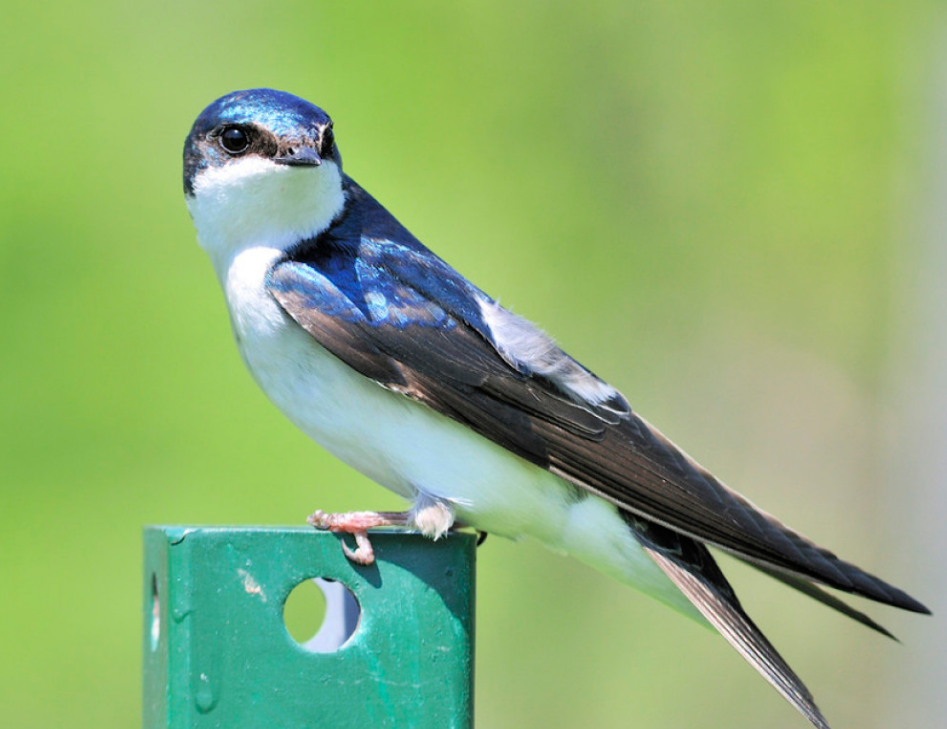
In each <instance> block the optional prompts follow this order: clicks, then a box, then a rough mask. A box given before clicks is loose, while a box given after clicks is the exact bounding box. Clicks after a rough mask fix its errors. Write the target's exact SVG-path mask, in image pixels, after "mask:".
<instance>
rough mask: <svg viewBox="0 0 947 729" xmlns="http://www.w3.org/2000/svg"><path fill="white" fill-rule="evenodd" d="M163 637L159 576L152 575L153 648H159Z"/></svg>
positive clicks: (154, 649)
mask: <svg viewBox="0 0 947 729" xmlns="http://www.w3.org/2000/svg"><path fill="white" fill-rule="evenodd" d="M160 638H161V600H160V599H159V597H158V576H157V575H156V574H154V573H152V575H151V650H153V651H156V650H158V640H159V639H160Z"/></svg>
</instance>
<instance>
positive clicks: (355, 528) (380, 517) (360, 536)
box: [306, 509, 409, 565]
mask: <svg viewBox="0 0 947 729" xmlns="http://www.w3.org/2000/svg"><path fill="white" fill-rule="evenodd" d="M408 520H409V514H408V513H407V512H404V511H349V512H345V513H342V514H327V513H326V512H324V511H322V510H321V509H319V510H317V511H315V512H314V513H313V514H312V515H310V516H309V518H308V519H306V522H307V523H308V524H309V525H310V526H312V527H315V528H316V529H321V530H324V531H330V532H333V533H335V534H339V533H342V534H351V535H352V536H353V537H355V549H354V550H352V549H349V547H348V545H347V544H346V543H345V542H342V551H343V552H344V553H345V556H346V557H348V558H349V559H350V560H351V561H352V562H355V563H356V564H361V565H370V564H372V563H374V561H375V550H374V549H372V543H371V541H370V540H369V539H368V530H369V529H375V528H377V527H386V526H407V524H408Z"/></svg>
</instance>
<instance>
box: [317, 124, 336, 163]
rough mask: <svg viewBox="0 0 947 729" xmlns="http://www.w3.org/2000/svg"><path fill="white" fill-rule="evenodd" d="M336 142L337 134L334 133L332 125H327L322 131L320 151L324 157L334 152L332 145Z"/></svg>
mask: <svg viewBox="0 0 947 729" xmlns="http://www.w3.org/2000/svg"><path fill="white" fill-rule="evenodd" d="M333 144H335V135H334V134H333V133H332V125H331V124H329V126H327V127H326V129H325V131H324V132H323V133H322V145H321V149H320V150H319V153H320V154H321V155H322V156H323V157H328V156H329V155H330V154H332V145H333Z"/></svg>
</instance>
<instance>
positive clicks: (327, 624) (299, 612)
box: [283, 577, 361, 653]
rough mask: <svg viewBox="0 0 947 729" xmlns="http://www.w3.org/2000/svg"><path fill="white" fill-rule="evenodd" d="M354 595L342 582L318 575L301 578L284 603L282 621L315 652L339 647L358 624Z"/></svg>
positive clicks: (303, 645) (302, 643)
mask: <svg viewBox="0 0 947 729" xmlns="http://www.w3.org/2000/svg"><path fill="white" fill-rule="evenodd" d="M360 614H361V610H360V609H359V606H358V602H357V601H356V599H355V596H354V595H353V594H352V593H351V592H350V591H349V589H348V588H347V587H346V586H345V585H343V584H342V583H341V582H336V581H334V580H328V579H324V578H321V577H316V578H313V579H311V580H305V581H303V582H300V583H299V584H298V585H296V587H294V588H293V590H292V592H290V593H289V596H288V597H287V598H286V602H285V604H284V605H283V623H284V624H285V625H286V630H287V632H288V633H289V635H290V636H291V637H292V639H293V640H294V641H296V642H297V643H298V644H299V645H300V646H301V647H302V648H304V649H305V650H307V651H311V652H313V653H331V652H333V651H336V650H338V649H339V648H341V647H342V645H343V644H344V643H345V641H347V640H348V639H349V638H351V637H352V634H353V633H355V630H356V628H358V620H359V616H360Z"/></svg>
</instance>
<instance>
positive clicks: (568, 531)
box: [184, 89, 929, 729]
mask: <svg viewBox="0 0 947 729" xmlns="http://www.w3.org/2000/svg"><path fill="white" fill-rule="evenodd" d="M184 192H185V198H186V201H187V206H188V210H189V212H190V214H191V217H192V219H193V222H194V225H195V228H196V230H197V237H198V241H199V243H200V245H201V246H202V247H203V248H204V250H205V251H206V252H207V253H208V255H209V257H210V259H211V262H212V263H213V266H214V270H215V272H216V274H217V278H218V280H219V282H220V285H221V287H222V288H223V291H224V296H225V298H226V302H227V307H228V310H229V313H230V321H231V325H232V328H233V334H234V337H235V339H236V342H237V345H238V348H239V350H240V354H241V356H242V357H243V360H244V362H245V363H246V366H247V368H248V369H249V371H250V373H251V374H252V376H253V377H254V379H255V380H256V381H257V383H258V384H259V385H260V387H261V388H262V389H263V391H264V392H265V393H266V394H267V396H268V397H269V398H270V399H271V400H272V401H273V403H274V404H275V405H276V406H277V407H278V408H279V409H280V410H282V411H283V413H285V414H286V415H287V417H289V419H290V420H291V421H292V422H293V423H294V424H295V425H296V426H298V427H299V428H300V429H301V430H302V431H303V432H305V433H306V434H307V435H309V436H310V437H311V438H312V439H313V440H315V441H316V442H317V443H319V444H321V445H322V446H323V447H324V448H326V449H327V450H328V451H329V452H331V453H333V454H334V455H335V456H337V457H338V458H340V459H341V460H343V461H344V462H346V463H348V464H349V465H350V466H352V467H353V468H355V469H356V470H358V471H360V472H361V473H363V474H365V475H366V476H368V477H369V478H371V479H373V480H374V481H376V482H377V483H379V484H381V485H382V486H384V487H385V488H388V489H390V490H391V491H393V492H395V493H396V494H398V495H400V496H401V497H403V498H404V499H405V500H406V501H407V502H408V504H409V505H410V507H409V508H408V510H407V511H405V512H403V513H401V512H398V513H379V512H354V513H349V514H325V513H323V512H316V513H315V514H313V515H312V517H310V520H309V521H310V523H311V524H313V525H314V526H317V527H319V528H323V529H330V530H332V531H336V532H349V533H352V534H354V535H355V538H356V544H357V547H358V548H357V549H356V550H354V551H353V550H350V549H349V548H348V547H345V545H344V544H343V548H344V549H345V550H346V554H347V555H348V556H349V557H350V558H351V559H353V560H354V561H356V562H360V563H363V564H365V563H370V562H371V561H372V559H373V553H372V550H371V543H370V541H369V539H368V536H367V533H366V532H367V530H368V529H369V528H373V527H378V526H389V525H403V526H406V527H410V528H413V529H416V530H418V531H420V532H421V533H423V534H424V535H427V536H429V537H432V538H435V539H436V538H438V537H440V536H441V535H443V534H444V533H445V532H447V531H448V530H449V529H451V528H452V527H456V526H457V525H460V524H462V525H467V526H471V527H474V528H476V529H478V530H480V531H482V532H484V533H492V534H498V535H502V536H504V537H509V538H514V539H518V538H522V537H532V538H534V539H536V540H538V541H539V542H541V543H542V544H544V545H546V546H548V547H550V548H552V549H554V550H556V551H558V552H564V553H567V554H569V555H572V556H574V557H576V558H577V559H579V560H581V561H583V562H586V563H587V564H589V565H591V566H592V567H594V568H595V569H598V570H600V571H601V572H603V573H605V574H607V575H610V576H611V577H614V578H615V579H617V580H619V581H620V582H622V583H625V584H627V585H630V586H632V587H635V588H637V589H639V590H641V591H643V592H644V593H646V594H648V595H650V596H652V597H655V598H657V599H658V600H660V601H662V602H664V603H665V604H667V605H669V606H670V607H672V608H675V609H676V610H678V611H680V612H682V613H684V614H685V615H688V616H690V617H692V618H694V619H695V620H697V621H698V622H703V623H705V624H709V625H711V626H713V627H714V628H716V629H717V630H718V631H719V632H720V633H721V634H722V635H723V636H724V638H726V639H727V640H728V641H729V642H730V643H731V645H732V646H733V647H734V648H736V650H737V651H739V652H740V654H741V655H742V656H743V657H744V658H745V659H746V660H747V661H748V662H749V663H750V664H751V665H752V666H753V667H754V668H755V669H756V670H757V671H758V672H759V673H760V674H761V675H762V676H763V677H764V678H765V679H766V680H767V681H769V682H770V683H771V684H772V685H773V686H774V687H775V688H776V690H777V691H779V693H780V694H782V695H783V696H784V697H785V698H786V699H787V700H788V701H789V702H790V703H791V704H792V705H793V706H794V707H795V708H796V709H797V710H798V711H800V712H801V713H802V714H803V716H805V717H806V718H807V719H808V720H809V721H810V722H811V723H812V725H814V726H816V727H819V728H820V729H827V727H828V724H827V723H826V720H825V718H824V717H823V715H822V713H821V712H820V711H819V709H818V707H817V706H816V703H815V701H814V700H813V698H812V695H811V694H810V692H809V691H808V689H807V688H806V687H805V685H804V684H803V682H802V681H801V680H800V679H799V677H798V676H796V674H795V673H794V672H793V671H792V669H791V668H790V667H789V665H788V664H787V663H786V662H785V661H784V660H783V658H782V657H781V656H780V655H779V653H778V652H777V651H776V649H775V648H774V647H773V646H772V644H771V643H770V642H769V641H768V640H767V639H766V637H765V636H764V635H763V634H762V632H760V630H759V629H758V628H757V627H756V625H755V624H754V623H753V621H752V620H751V619H750V617H749V616H748V615H747V614H746V612H745V611H744V610H743V608H742V607H741V605H740V601H739V600H738V599H737V596H736V594H735V593H734V591H733V588H732V587H731V586H730V583H729V582H728V581H727V579H726V577H725V576H724V574H723V573H722V571H721V570H720V568H719V567H718V566H717V563H716V561H715V560H714V557H713V555H712V554H711V552H710V550H709V549H708V547H716V548H718V549H720V550H723V551H725V552H728V553H730V554H732V555H734V556H736V557H737V558H739V559H741V560H743V561H744V562H746V563H748V564H750V565H752V566H754V567H756V568H758V569H760V570H762V571H763V572H765V573H766V574H768V575H771V576H773V577H775V578H776V579H778V580H781V581H782V582H783V583H785V584H786V585H788V586H789V587H792V588H794V589H797V590H800V591H801V592H803V593H805V594H807V595H809V596H811V597H813V598H815V599H816V600H819V601H820V602H822V603H824V604H825V605H827V606H829V607H831V608H833V609H835V610H838V611H839V612H841V613H843V614H845V615H847V616H848V617H850V618H853V619H855V620H857V621H859V622H860V623H862V624H864V625H866V626H868V627H870V628H872V629H874V630H877V631H879V632H881V633H884V634H885V635H890V633H888V632H887V631H886V630H885V629H884V628H882V627H881V626H880V625H878V624H877V623H876V622H874V620H872V619H871V618H870V617H868V616H867V615H865V614H863V613H861V612H859V611H857V610H855V609H854V608H852V607H850V606H849V605H847V604H846V603H844V602H843V601H842V600H840V599H839V598H837V597H836V596H835V595H833V594H831V593H829V592H827V591H826V590H825V589H824V588H825V587H830V588H834V589H836V590H841V591H843V592H847V593H851V594H854V595H859V596H861V597H865V598H868V599H870V600H874V601H877V602H880V603H884V604H887V605H891V606H894V607H898V608H902V609H904V610H909V611H913V612H917V613H929V611H928V609H927V608H926V607H924V605H922V604H921V603H920V602H918V601H917V600H915V599H914V598H912V597H911V596H909V595H908V594H906V593H905V592H903V591H902V590H900V589H898V588H896V587H894V586H892V585H890V584H888V583H886V582H884V581H883V580H881V579H879V578H877V577H875V576H873V575H871V574H869V573H867V572H865V571H864V570H862V569H860V568H859V567H856V566H855V565H854V564H851V563H849V562H846V561H844V560H842V559H840V558H838V557H837V556H836V555H835V554H833V553H832V552H830V551H829V550H827V549H825V548H823V547H820V546H818V545H817V544H816V543H814V542H813V541H811V540H809V539H807V538H806V537H804V536H802V535H801V534H799V533H798V532H796V531H794V530H792V529H790V528H789V527H787V526H785V525H784V524H782V523H781V522H780V521H778V520H777V519H776V518H774V517H773V516H771V515H769V514H767V513H766V512H764V511H761V510H760V509H758V508H757V507H756V506H754V505H753V504H752V503H750V501H748V500H747V499H746V498H744V497H743V496H741V495H740V494H738V493H736V492H735V491H733V490H731V489H730V488H728V487H727V486H726V485H724V483H722V482H721V481H720V480H718V479H717V478H716V477H714V476H713V475H712V474H711V473H710V472H708V471H707V470H706V469H704V468H703V467H701V466H700V465H699V464H698V463H697V462H696V461H695V460H694V459H692V458H691V457H690V456H688V455H687V454H686V453H685V452H684V451H683V450H681V449H680V448H678V447H677V446H676V445H674V443H672V442H671V441H670V440H669V439H668V438H666V437H665V436H664V435H663V434H662V433H661V432H660V431H659V430H657V429H656V428H655V427H654V426H652V425H651V424H650V423H648V422H647V421H646V420H644V419H643V418H642V417H641V416H640V415H638V414H637V413H636V412H634V411H633V410H632V409H631V407H630V406H629V404H628V401H627V400H626V399H625V397H624V396H623V395H622V394H621V393H620V392H619V391H618V390H616V389H615V388H614V387H612V386H611V385H609V384H608V383H606V382H605V381H603V380H602V379H600V378H598V377H597V376H596V375H595V374H593V373H592V372H591V371H590V370H589V369H587V368H586V367H584V366H583V365H581V364H579V362H577V361H576V360H575V359H573V358H572V357H570V356H569V355H568V354H566V353H565V352H564V351H563V350H562V349H561V348H560V347H559V346H558V345H557V344H556V343H555V342H554V341H553V340H552V339H551V338H550V337H549V336H548V335H546V334H545V333H544V332H543V331H542V330H540V329H539V328H538V327H537V326H535V325H534V324H532V323H530V322H529V321H527V320H526V319H524V318H522V317H520V316H518V315H516V314H514V313H513V312H512V311H510V310H508V309H506V308H504V307H503V306H501V305H500V304H499V303H497V301H496V300H494V299H492V298H491V297H489V296H488V295H487V294H485V293H484V292H483V291H481V290H480V289H479V288H477V287H476V286H475V285H474V284H472V283H471V282H470V281H468V280H467V279H466V278H464V277H463V276H462V275H461V274H459V273H458V272H457V271H455V270H454V269H453V268H451V267H450V266H449V265H448V264H447V263H445V262H444V261H443V260H442V259H440V258H439V257H438V256H437V255H435V254H434V253H432V252H431V251H430V250H428V249H427V248H426V247H425V246H424V245H422V244H421V243H420V242H419V241H418V240H417V239H416V238H415V237H414V236H413V235H412V234H411V233H410V232H408V230H407V229H406V228H405V227H404V226H402V225H401V224H400V223H399V222H398V220H397V219H395V217H394V216H392V215H391V213H389V212H388V211H387V210H386V209H385V208H384V207H383V206H382V205H381V204H379V203H378V202H377V201H376V200H375V199H374V198H373V197H372V196H371V195H369V194H368V193H367V192H366V191H365V190H364V189H363V188H362V187H361V186H359V185H358V184H357V183H356V182H355V181H354V180H352V179H351V178H350V177H348V176H347V175H345V174H344V173H343V171H342V159H341V156H340V154H339V150H338V146H337V145H336V141H335V133H334V130H333V123H332V120H331V119H330V117H329V116H328V114H326V113H325V112H324V111H323V110H322V109H320V108H319V107H317V106H315V105H313V104H311V103H309V102H308V101H305V100H303V99H301V98H299V97H296V96H293V95H291V94H288V93H285V92H280V91H274V90H272V89H251V90H247V91H237V92H234V93H231V94H228V95H226V96H224V97H222V98H220V99H218V100H217V101H215V102H213V103H212V104H211V105H210V106H208V107H207V108H206V109H205V110H204V111H203V112H202V113H201V114H200V116H198V118H197V120H196V121H195V123H194V125H193V127H192V129H191V131H190V134H189V135H188V137H187V140H186V143H185V146H184Z"/></svg>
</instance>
